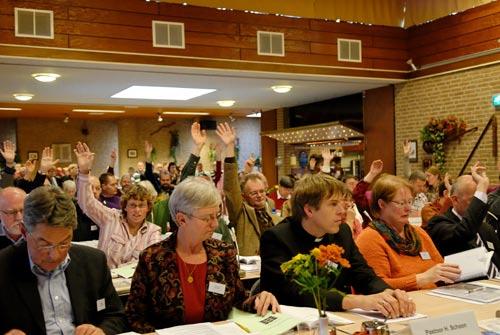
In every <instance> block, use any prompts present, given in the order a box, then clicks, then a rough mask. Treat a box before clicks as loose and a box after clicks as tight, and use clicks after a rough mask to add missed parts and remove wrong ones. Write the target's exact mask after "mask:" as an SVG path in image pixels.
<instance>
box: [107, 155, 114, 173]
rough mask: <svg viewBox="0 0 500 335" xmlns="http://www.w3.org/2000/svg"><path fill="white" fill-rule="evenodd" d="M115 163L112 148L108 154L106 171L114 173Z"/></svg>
mask: <svg viewBox="0 0 500 335" xmlns="http://www.w3.org/2000/svg"><path fill="white" fill-rule="evenodd" d="M115 165H116V149H113V150H111V153H110V154H109V164H108V170H107V172H108V173H112V174H115Z"/></svg>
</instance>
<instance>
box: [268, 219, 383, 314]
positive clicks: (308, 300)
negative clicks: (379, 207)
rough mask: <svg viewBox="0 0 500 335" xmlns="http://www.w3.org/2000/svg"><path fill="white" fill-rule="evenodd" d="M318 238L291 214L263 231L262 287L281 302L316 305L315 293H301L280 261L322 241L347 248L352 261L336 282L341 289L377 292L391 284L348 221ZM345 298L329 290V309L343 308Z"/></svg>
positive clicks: (357, 291) (303, 251) (346, 253)
mask: <svg viewBox="0 0 500 335" xmlns="http://www.w3.org/2000/svg"><path fill="white" fill-rule="evenodd" d="M314 240H315V237H314V236H311V235H309V234H308V233H307V232H306V231H305V230H304V229H303V228H302V225H301V224H300V222H294V221H293V220H292V219H291V218H290V217H288V218H286V219H284V220H283V221H282V222H281V223H280V224H278V225H277V226H274V227H273V228H271V229H269V230H267V231H265V232H264V234H263V235H262V238H261V240H260V257H261V260H262V266H261V274H260V278H261V279H260V280H261V284H260V285H261V289H262V290H266V291H269V292H271V293H273V294H274V295H275V296H276V298H277V299H278V301H279V303H280V304H285V305H293V306H309V307H315V304H314V300H313V297H312V296H310V295H306V294H305V295H302V294H300V293H299V289H298V287H297V286H296V285H295V284H293V283H292V282H291V281H289V280H288V279H287V278H285V276H284V275H283V273H282V272H281V269H280V265H281V264H282V263H284V262H287V261H289V260H290V259H292V257H294V256H295V255H297V254H299V253H303V254H306V253H309V251H311V250H312V249H313V248H316V247H318V246H319V245H328V244H332V243H335V244H337V245H338V246H341V247H342V248H344V250H345V251H344V254H343V257H344V258H346V259H347V260H349V263H350V264H351V267H350V268H343V269H342V272H341V274H340V276H339V278H338V279H337V282H336V284H335V287H336V288H337V289H338V290H340V291H342V292H344V293H351V287H353V288H354V290H355V291H356V293H362V294H374V293H378V292H382V291H383V290H385V289H387V288H390V287H389V285H387V284H386V283H385V282H384V281H383V280H382V279H380V278H379V277H377V275H376V274H375V272H374V271H373V269H372V268H371V267H370V266H369V265H368V264H367V263H366V261H365V259H364V258H363V256H362V255H361V253H360V252H359V250H358V247H357V246H356V244H355V243H354V240H353V239H352V233H351V230H350V228H349V226H347V225H346V224H342V225H341V226H340V230H339V232H338V233H337V234H329V235H326V236H325V237H324V238H323V240H322V241H321V242H315V241H314ZM342 300H343V296H342V295H341V294H339V293H337V292H331V293H328V296H327V298H326V303H327V306H328V310H334V311H339V310H342Z"/></svg>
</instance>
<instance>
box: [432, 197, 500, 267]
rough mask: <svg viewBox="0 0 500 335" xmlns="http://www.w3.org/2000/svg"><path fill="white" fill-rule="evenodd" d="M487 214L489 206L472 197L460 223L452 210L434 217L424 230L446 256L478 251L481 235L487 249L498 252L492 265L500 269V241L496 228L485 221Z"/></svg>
mask: <svg viewBox="0 0 500 335" xmlns="http://www.w3.org/2000/svg"><path fill="white" fill-rule="evenodd" d="M487 212H488V204H485V203H484V202H482V201H481V200H479V199H478V198H476V197H473V198H472V200H471V202H470V205H469V207H468V208H467V212H466V213H465V215H464V217H463V218H462V219H461V220H460V219H459V218H458V216H456V215H455V214H454V213H453V211H452V208H450V209H448V210H447V211H446V212H445V213H444V214H443V215H437V216H435V217H433V218H432V219H431V220H430V221H429V223H428V224H427V226H426V227H425V230H426V231H427V233H428V234H429V236H430V237H431V238H432V241H433V242H434V244H435V245H436V247H437V248H438V250H439V252H440V253H441V255H443V256H447V255H451V254H454V253H457V252H461V251H465V250H469V249H473V248H476V247H477V244H476V239H477V234H478V233H479V236H481V239H482V240H483V243H484V244H485V247H486V249H488V250H495V254H494V255H493V262H494V263H495V265H496V266H497V267H500V241H499V239H498V236H497V235H496V233H495V231H494V230H493V228H492V227H491V226H490V225H489V224H487V223H486V222H485V221H484V219H485V217H486V214H487Z"/></svg>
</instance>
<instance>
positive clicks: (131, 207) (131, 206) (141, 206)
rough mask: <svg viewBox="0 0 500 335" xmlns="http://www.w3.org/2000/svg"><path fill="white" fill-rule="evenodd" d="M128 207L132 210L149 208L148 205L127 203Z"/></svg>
mask: <svg viewBox="0 0 500 335" xmlns="http://www.w3.org/2000/svg"><path fill="white" fill-rule="evenodd" d="M127 207H128V208H130V209H136V208H139V209H144V208H147V207H148V204H131V203H127Z"/></svg>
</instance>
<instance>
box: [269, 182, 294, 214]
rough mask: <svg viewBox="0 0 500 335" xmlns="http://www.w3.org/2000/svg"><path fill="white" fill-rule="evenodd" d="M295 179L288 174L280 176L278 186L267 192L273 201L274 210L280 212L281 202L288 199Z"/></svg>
mask: <svg viewBox="0 0 500 335" xmlns="http://www.w3.org/2000/svg"><path fill="white" fill-rule="evenodd" d="M294 184H295V180H294V179H293V178H291V177H290V176H283V177H281V178H280V180H279V183H278V188H277V189H276V190H275V191H273V192H271V193H269V194H268V197H269V198H271V199H272V200H273V201H274V205H275V208H276V212H278V211H279V212H281V210H282V208H283V203H284V202H285V201H287V200H288V199H290V197H291V195H292V191H293V186H294Z"/></svg>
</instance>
